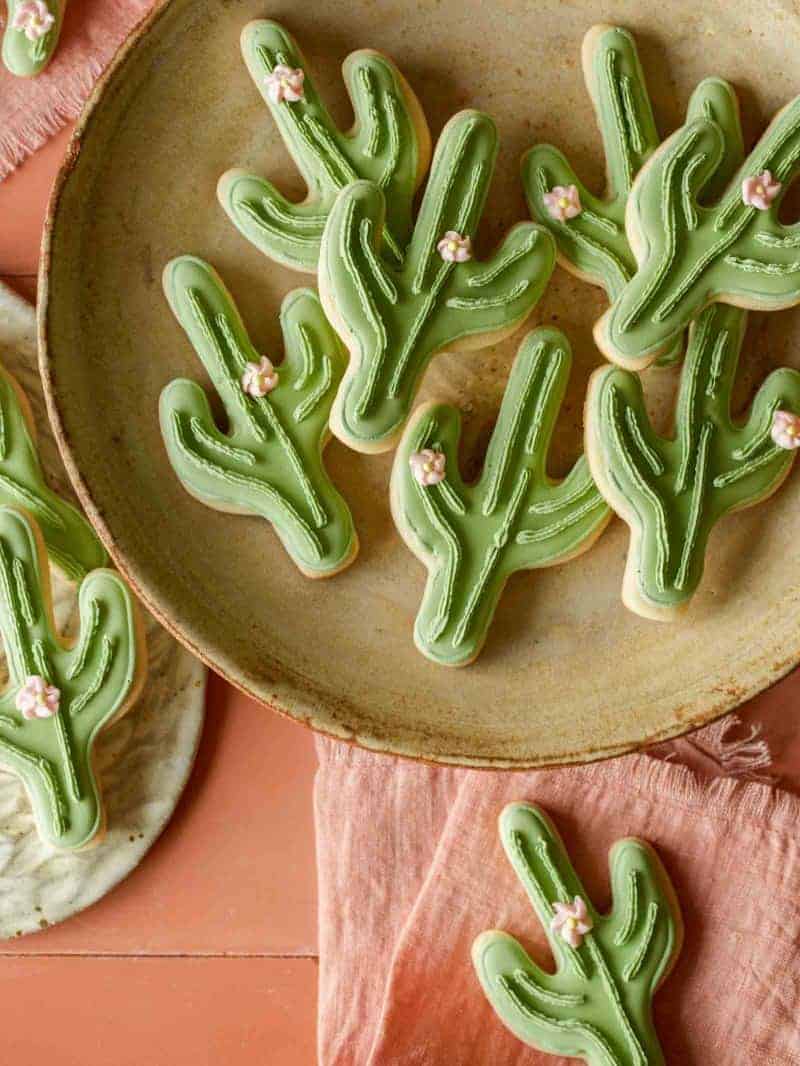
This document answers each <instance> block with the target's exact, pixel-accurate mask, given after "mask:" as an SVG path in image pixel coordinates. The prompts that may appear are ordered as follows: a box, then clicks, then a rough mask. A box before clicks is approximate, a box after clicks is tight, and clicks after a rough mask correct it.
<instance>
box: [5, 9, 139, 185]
mask: <svg viewBox="0 0 800 1066" xmlns="http://www.w3.org/2000/svg"><path fill="white" fill-rule="evenodd" d="M155 2H156V0H71V3H69V4H67V10H66V14H65V16H64V25H63V28H62V31H61V39H60V41H59V44H58V49H57V51H56V53H55V56H54V57H53V59H52V61H51V63H50V65H49V66H48V67H47V68H46V69H45V70H44V71H43V72H42V73H41V74H40V75H39V76H38V77H37V78H16V77H14V75H13V74H10V73H9V72H8V71H7V70H6V69H5V67H4V66H3V65H2V64H0V181H1V180H2V179H3V178H5V177H7V176H8V175H9V174H10V173H11V171H12V170H14V169H15V168H16V167H18V166H19V165H20V163H22V162H23V161H24V160H25V159H27V157H28V156H29V155H30V154H31V153H32V152H35V151H36V149H37V148H40V147H41V145H43V144H44V143H45V141H46V140H48V138H50V137H52V136H53V134H55V133H58V131H59V130H60V129H62V128H63V127H64V126H65V125H66V124H67V122H69V121H70V119H73V118H76V117H77V116H78V114H79V113H80V110H81V108H82V107H83V104H84V103H85V101H86V99H87V97H88V96H89V93H90V92H91V91H92V88H93V87H94V84H95V82H96V81H97V79H98V77H99V76H100V74H101V73H102V72H103V70H104V69H105V68H106V66H107V65H108V63H109V61H110V60H111V58H112V57H113V55H114V53H115V52H116V50H117V48H118V47H119V46H120V44H121V43H122V42H123V41H124V40H125V38H126V37H127V36H128V34H129V33H130V31H131V30H132V29H133V27H134V26H135V25H136V24H137V23H138V22H139V21H140V20H141V19H142V18H143V17H144V15H146V14H147V12H148V11H149V9H150V8H151V7H153V5H154V3H155ZM3 7H4V8H5V5H3Z"/></svg>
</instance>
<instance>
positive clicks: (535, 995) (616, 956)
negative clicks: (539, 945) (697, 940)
mask: <svg viewBox="0 0 800 1066" xmlns="http://www.w3.org/2000/svg"><path fill="white" fill-rule="evenodd" d="M500 836H501V840H502V843H503V847H504V849H505V851H506V855H507V856H508V859H509V861H510V862H511V864H512V866H513V868H514V870H515V872H516V874H517V876H518V877H519V879H520V881H521V883H522V885H523V887H524V889H525V891H526V893H527V895H528V898H529V899H530V901H531V904H532V906H533V908H534V911H535V912H536V915H537V917H538V919H539V921H540V923H541V925H542V927H543V929H544V931H545V933H546V935H547V938H548V941H549V944H550V948H551V950H552V952H553V956H554V958H555V962H556V970H555V973H547V972H545V971H544V970H542V969H541V968H540V967H539V966H538V965H537V964H536V963H535V962H534V961H533V960H532V959H531V958H530V957H529V956H528V954H527V952H526V951H525V950H524V948H523V947H522V945H521V944H519V943H518V941H517V940H515V939H514V938H513V937H511V936H509V935H508V934H506V933H502V932H498V931H495V930H492V931H490V932H486V933H482V934H481V935H480V936H479V937H478V938H477V939H476V941H475V943H474V945H473V948H472V959H473V964H474V967H475V971H476V974H477V976H478V979H479V981H480V983H481V986H482V988H483V991H484V993H485V995H486V997H487V998H488V1000H489V1002H490V1003H491V1005H492V1007H493V1008H494V1010H495V1012H496V1014H497V1015H498V1017H499V1019H500V1020H501V1021H502V1022H503V1024H504V1025H506V1026H507V1027H508V1028H509V1029H510V1030H511V1031H512V1032H513V1033H514V1034H515V1035H516V1036H517V1037H518V1038H519V1039H520V1040H522V1041H524V1042H525V1043H526V1044H528V1045H530V1046H532V1047H534V1048H537V1049H538V1050H540V1051H543V1052H546V1053H549V1054H553V1055H564V1056H567V1057H572V1058H576V1059H581V1060H582V1061H584V1062H586V1063H587V1064H588V1066H663V1064H664V1057H663V1052H662V1051H661V1047H660V1044H659V1041H658V1036H657V1034H656V1032H655V1029H654V1026H653V1021H652V1010H651V999H652V996H653V994H654V993H655V991H656V989H657V988H658V986H659V985H660V983H661V981H662V980H663V979H664V978H665V977H666V975H667V974H668V973H669V971H670V969H671V968H672V966H673V964H674V962H675V959H676V958H677V956H678V953H679V951H680V946H681V941H682V925H681V918H680V912H679V910H678V905H677V897H676V896H675V893H674V890H673V888H672V886H671V885H670V883H669V880H668V877H667V874H666V872H665V870H664V868H663V866H662V865H661V863H660V862H659V860H658V857H657V855H656V854H655V852H654V851H653V850H652V848H650V847H649V846H648V845H647V844H645V843H643V842H642V841H639V840H634V839H625V840H620V841H617V843H616V844H615V845H614V847H613V848H612V850H611V853H610V857H609V865H610V869H611V884H612V891H613V906H612V909H611V911H610V913H609V914H608V915H601V914H599V913H598V912H596V911H595V910H594V908H593V907H592V905H591V902H589V897H588V895H587V894H586V892H585V890H584V888H583V886H582V885H581V883H580V881H579V879H578V877H577V874H576V873H575V871H574V869H573V867H572V865H571V863H570V861H569V857H568V855H567V852H566V848H565V846H564V844H563V842H562V841H561V839H560V837H559V836H558V832H557V830H556V829H555V826H554V825H553V823H552V822H551V821H550V819H549V818H548V817H547V815H546V814H545V813H544V811H542V810H541V809H540V808H538V807H534V806H529V805H527V804H522V803H514V804H510V805H509V806H508V807H506V808H505V810H504V811H503V813H502V815H501V816H500ZM554 875H555V876H554ZM554 915H555V916H556V918H555V920H554ZM565 929H566V930H567V937H566V939H565V935H564V933H565ZM578 930H580V931H579V932H578ZM576 933H577V935H575V934H576ZM568 941H572V943H573V944H574V945H575V946H572V944H570V943H569V942H568ZM575 960H579V962H580V965H579V966H578V967H576V966H575V965H574V961H575Z"/></svg>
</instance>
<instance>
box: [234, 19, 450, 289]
mask: <svg viewBox="0 0 800 1066" xmlns="http://www.w3.org/2000/svg"><path fill="white" fill-rule="evenodd" d="M242 53H243V56H244V60H245V63H246V64H247V68H248V70H249V72H250V74H251V76H252V78H253V81H254V82H255V84H256V86H257V87H258V88H259V90H260V91H261V94H262V96H263V98H264V100H265V102H266V104H267V105H268V107H269V109H270V112H271V114H272V117H273V119H274V120H275V123H276V125H277V127H278V131H279V133H280V135H281V137H282V139H283V141H284V144H285V145H286V148H287V149H288V151H289V153H290V154H291V156H292V158H293V159H294V161H295V163H296V164H297V167H298V169H299V170H300V172H301V174H302V175H303V177H304V179H305V181H306V183H307V185H308V195H307V197H306V199H305V200H303V201H302V202H301V203H298V204H295V203H292V202H290V201H289V200H287V199H286V197H284V196H283V195H282V193H280V192H279V191H278V190H277V189H276V188H275V186H274V185H272V184H271V183H270V182H269V181H267V180H265V179H264V178H262V177H260V176H258V175H255V174H248V173H246V172H244V171H242V170H238V169H234V170H230V171H228V172H227V173H226V174H223V176H222V178H221V179H220V182H219V188H218V193H219V199H220V202H221V204H222V206H223V208H224V209H225V211H226V212H227V213H228V215H229V217H230V218H231V220H232V221H233V223H234V225H235V226H236V227H237V229H239V231H240V232H241V233H242V234H243V235H244V236H245V237H246V238H247V239H248V240H249V241H250V242H251V243H253V244H254V245H255V246H256V247H257V248H258V249H259V250H260V251H262V252H263V253H264V254H265V255H267V256H268V257H269V258H270V259H274V260H275V261H277V262H281V263H284V264H286V265H287V266H289V267H292V268H293V269H295V270H301V271H305V272H310V273H314V272H315V271H316V269H317V261H318V258H319V251H320V242H321V240H322V233H323V229H324V226H325V221H326V219H327V217H328V214H329V212H330V209H331V207H332V206H333V203H334V201H335V199H336V196H337V194H338V193H339V192H340V191H341V190H342V189H343V188H344V187H345V186H346V185H349V184H351V183H352V182H354V181H358V180H361V179H363V180H368V181H373V182H375V183H376V184H377V185H378V186H379V187H380V188H381V189H382V190H383V191H384V192H385V194H386V197H387V202H388V204H389V207H388V211H387V219H386V224H385V226H384V229H383V234H382V246H381V252H382V254H383V255H385V256H386V258H387V260H388V261H389V262H393V263H395V264H399V263H400V262H401V261H402V255H403V248H404V246H405V243H406V241H407V239H408V236H409V234H410V232H411V203H412V200H413V197H414V193H415V191H416V189H417V187H418V186H419V184H420V182H421V181H422V177H423V175H424V173H425V171H426V170H427V167H428V162H429V160H430V135H429V133H428V128H427V125H426V123H425V118H424V116H423V113H422V108H421V107H420V104H419V102H418V100H417V98H416V96H415V95H414V93H413V91H412V89H411V88H410V86H409V85H408V83H407V82H406V80H405V78H404V77H403V76H402V74H401V73H400V72H399V70H398V69H397V68H396V67H395V66H394V64H393V63H392V62H391V61H390V60H388V59H387V58H386V57H385V56H382V55H380V54H379V53H377V52H373V51H369V50H362V51H358V52H353V53H352V54H351V55H350V56H348V58H347V59H346V60H345V63H344V67H343V74H344V79H345V84H346V86H347V90H348V92H349V94H350V99H351V102H352V104H353V110H354V112H355V115H356V122H355V125H354V126H353V128H352V129H351V130H349V131H348V132H346V133H342V132H341V131H340V130H339V129H338V127H337V126H336V124H335V123H334V121H333V119H332V117H331V115H330V113H329V111H328V109H327V108H326V106H325V104H324V103H323V101H322V99H321V98H320V96H319V94H318V93H317V91H316V88H315V86H314V80H313V76H312V74H311V71H310V69H309V66H308V64H307V62H306V61H305V59H304V58H303V55H302V53H301V52H300V49H299V47H298V45H297V42H296V41H295V40H294V39H293V38H292V36H291V35H290V34H289V33H288V32H287V31H286V30H285V29H284V28H283V27H281V26H279V25H278V24H277V23H276V22H270V21H267V20H258V21H255V22H251V23H249V24H248V25H247V26H245V28H244V30H243V32H242Z"/></svg>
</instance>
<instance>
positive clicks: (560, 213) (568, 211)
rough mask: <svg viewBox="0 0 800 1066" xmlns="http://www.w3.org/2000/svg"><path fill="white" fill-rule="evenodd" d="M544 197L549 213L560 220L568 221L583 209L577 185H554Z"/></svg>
mask: <svg viewBox="0 0 800 1066" xmlns="http://www.w3.org/2000/svg"><path fill="white" fill-rule="evenodd" d="M542 199H543V200H544V205H545V207H546V208H547V213H548V214H549V215H550V217H551V218H554V219H556V220H557V221H558V222H566V221H567V219H568V218H575V216H576V215H579V214H580V213H581V211H582V210H583V208H582V207H581V198H580V194H579V193H578V189H577V187H576V186H575V185H554V186H553V188H552V189H551V190H550V192H546V193H545V194H544V196H543V197H542Z"/></svg>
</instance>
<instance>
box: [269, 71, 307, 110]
mask: <svg viewBox="0 0 800 1066" xmlns="http://www.w3.org/2000/svg"><path fill="white" fill-rule="evenodd" d="M305 77H306V76H305V74H304V73H303V71H302V70H300V69H299V67H298V68H297V69H294V68H293V67H287V66H286V64H285V63H279V64H278V65H277V66H276V67H275V68H274V69H273V71H272V73H271V74H268V75H267V76H266V78H264V84H265V85H266V87H267V96H269V98H270V100H271V101H272V102H273V104H282V103H283V102H284V101H286V102H287V103H290V104H296V103H297V101H298V100H302V99H304V97H305V94H306V91H305V88H304V87H303V82H304V81H305Z"/></svg>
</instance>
